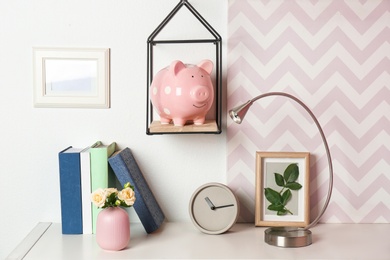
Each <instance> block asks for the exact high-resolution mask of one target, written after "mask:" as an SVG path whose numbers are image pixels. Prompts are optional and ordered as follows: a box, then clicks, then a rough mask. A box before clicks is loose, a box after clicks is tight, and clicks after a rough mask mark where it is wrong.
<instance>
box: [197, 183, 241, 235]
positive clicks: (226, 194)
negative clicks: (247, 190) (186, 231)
mask: <svg viewBox="0 0 390 260" xmlns="http://www.w3.org/2000/svg"><path fill="white" fill-rule="evenodd" d="M189 211H190V217H191V220H192V222H193V223H194V225H195V226H196V227H197V228H198V229H199V230H200V231H202V232H204V233H206V234H222V233H224V232H226V231H228V230H229V229H230V228H231V227H232V226H233V225H234V224H235V223H236V221H237V218H238V214H239V211H240V205H239V202H238V199H237V197H236V196H235V195H234V193H233V192H232V190H231V189H229V187H227V186H226V185H224V184H221V183H207V184H204V185H202V186H201V187H199V188H198V189H197V190H196V191H195V192H194V194H193V195H192V197H191V200H190V205H189Z"/></svg>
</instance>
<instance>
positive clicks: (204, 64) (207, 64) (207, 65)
mask: <svg viewBox="0 0 390 260" xmlns="http://www.w3.org/2000/svg"><path fill="white" fill-rule="evenodd" d="M213 66H214V64H213V62H212V61H210V60H202V61H201V62H200V63H199V64H198V67H199V68H202V69H204V70H205V71H206V72H207V73H208V74H211V72H212V71H213Z"/></svg>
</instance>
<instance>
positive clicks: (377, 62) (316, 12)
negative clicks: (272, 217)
mask: <svg viewBox="0 0 390 260" xmlns="http://www.w3.org/2000/svg"><path fill="white" fill-rule="evenodd" d="M228 12H229V13H228V19H229V20H228V33H229V39H228V74H227V92H228V94H227V100H228V101H227V103H228V109H230V108H232V107H234V106H236V105H238V104H242V103H243V102H245V101H247V100H249V99H251V98H252V97H254V96H257V95H259V94H261V93H265V92H270V91H284V92H288V93H291V94H293V95H296V96H297V97H298V98H299V99H301V100H302V101H303V102H305V103H306V104H307V105H308V107H310V108H311V109H312V110H313V112H314V114H315V115H316V116H317V118H318V120H319V122H320V124H321V125H322V127H323V129H324V132H325V134H326V137H327V139H328V143H329V146H330V149H331V154H332V159H333V167H334V172H335V180H334V188H333V195H332V199H331V202H330V204H329V208H328V210H327V211H326V213H325V215H324V217H323V218H322V222H329V223H389V222H390V75H389V72H390V61H389V57H390V1H389V0H360V1H359V0H344V1H342V0H295V1H284V0H263V1H260V0H229V11H228ZM245 119H246V120H245V121H244V122H243V123H242V124H241V125H237V124H235V123H233V122H232V121H231V120H230V118H228V119H227V142H228V143H227V158H228V166H227V169H228V185H229V186H230V187H231V188H232V189H233V190H234V191H235V192H236V193H237V194H238V196H239V199H240V201H241V216H240V221H242V222H253V221H254V208H255V202H254V198H255V184H254V183H255V182H254V181H255V163H256V162H255V152H256V151H297V152H298V151H299V152H302V151H308V152H310V153H311V157H310V160H311V162H310V178H311V180H310V194H311V195H310V200H311V203H310V205H311V219H314V218H315V217H316V216H317V214H318V212H319V210H320V209H321V208H322V206H323V203H324V201H325V194H326V191H327V187H328V186H327V185H328V182H327V179H328V167H327V163H326V154H325V150H324V146H323V144H322V141H321V138H320V136H319V133H318V131H317V128H316V126H315V124H314V122H312V121H311V118H310V117H309V116H308V115H307V113H306V112H305V111H304V110H303V109H302V108H300V107H299V106H298V105H296V104H294V102H291V101H289V100H288V99H285V98H283V97H269V98H265V99H261V100H260V101H258V102H256V103H255V104H254V105H253V106H252V107H251V109H250V110H249V112H248V114H247V116H246V118H245Z"/></svg>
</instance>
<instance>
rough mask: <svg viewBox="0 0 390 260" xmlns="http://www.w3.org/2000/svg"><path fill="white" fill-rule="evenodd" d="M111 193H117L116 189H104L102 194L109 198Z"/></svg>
mask: <svg viewBox="0 0 390 260" xmlns="http://www.w3.org/2000/svg"><path fill="white" fill-rule="evenodd" d="M112 193H115V194H116V193H118V190H117V189H116V188H106V189H104V194H105V195H106V198H107V197H109V196H110V195H111V194H112Z"/></svg>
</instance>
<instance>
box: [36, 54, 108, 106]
mask: <svg viewBox="0 0 390 260" xmlns="http://www.w3.org/2000/svg"><path fill="white" fill-rule="evenodd" d="M109 65H110V52H109V49H96V48H95V49H76V48H38V47H35V48H33V66H34V106H35V107H79V108H109V107H110V71H109Z"/></svg>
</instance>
